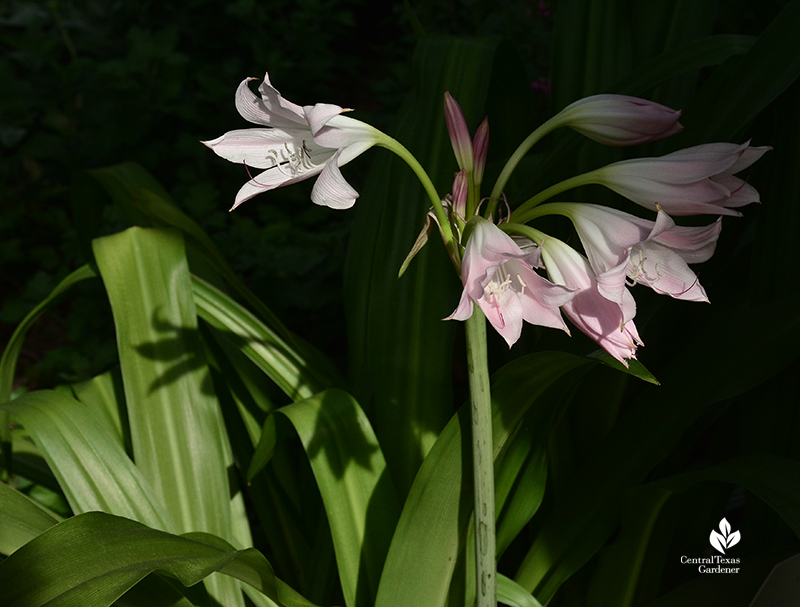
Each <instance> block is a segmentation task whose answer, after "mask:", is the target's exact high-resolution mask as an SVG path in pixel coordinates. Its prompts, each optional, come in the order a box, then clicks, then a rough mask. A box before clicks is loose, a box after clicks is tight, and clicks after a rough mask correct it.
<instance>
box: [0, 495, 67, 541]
mask: <svg viewBox="0 0 800 607" xmlns="http://www.w3.org/2000/svg"><path fill="white" fill-rule="evenodd" d="M0 517H2V519H3V526H2V528H0V554H11V553H12V552H14V551H15V550H17V549H18V548H19V547H20V546H22V545H24V544H27V543H28V542H29V541H31V540H32V539H33V538H35V537H36V536H37V535H39V534H40V533H43V532H44V531H46V530H47V529H49V528H50V527H52V526H53V525H55V524H57V523H58V522H59V521H60V520H61V517H59V516H58V515H56V514H54V513H52V512H49V511H48V510H47V509H46V508H44V507H43V506H41V505H40V504H39V503H37V502H35V501H34V500H32V499H31V498H29V497H28V496H27V495H24V494H23V493H20V492H19V491H16V490H14V489H12V488H11V487H9V486H8V485H6V484H5V483H0Z"/></svg>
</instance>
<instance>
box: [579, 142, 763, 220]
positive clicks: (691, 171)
mask: <svg viewBox="0 0 800 607" xmlns="http://www.w3.org/2000/svg"><path fill="white" fill-rule="evenodd" d="M770 149H771V148H770V147H769V146H761V147H750V142H749V141H748V142H746V143H743V144H741V145H736V144H735V143H708V144H705V145H698V146H695V147H691V148H686V149H684V150H678V151H677V152H673V153H671V154H667V155H666V156H661V157H659V158H636V159H633V160H623V161H621V162H615V163H613V164H609V165H607V166H604V167H602V168H599V169H597V170H595V171H592V172H591V173H587V174H586V176H583V177H588V176H591V179H586V181H587V183H599V184H602V185H604V186H606V187H607V188H610V189H612V190H614V191H615V192H617V193H618V194H621V195H623V196H625V197H626V198H628V199H630V200H632V201H634V202H635V203H637V204H640V205H642V206H643V207H645V208H648V209H651V210H656V205H659V206H660V207H661V208H662V209H663V210H664V211H666V212H667V213H669V214H670V215H704V214H714V215H735V216H738V215H740V213H739V212H738V211H734V210H732V209H734V208H738V207H742V206H744V205H747V204H750V203H751V202H759V195H758V192H757V191H756V189H755V188H754V187H753V186H751V185H750V184H749V183H747V182H746V181H745V180H743V179H740V178H738V177H734V175H735V174H736V173H738V172H739V171H742V170H744V169H746V168H747V167H749V166H750V165H752V164H753V163H754V162H755V161H756V160H758V159H759V158H761V156H763V155H764V154H765V153H766V152H767V151H768V150H770Z"/></svg>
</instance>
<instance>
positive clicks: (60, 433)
mask: <svg viewBox="0 0 800 607" xmlns="http://www.w3.org/2000/svg"><path fill="white" fill-rule="evenodd" d="M4 408H5V409H6V410H7V411H10V412H11V414H12V416H13V418H14V419H15V420H17V421H18V422H20V423H22V424H23V425H24V426H25V429H26V430H27V431H28V434H30V436H31V437H32V438H33V440H34V441H35V442H36V445H37V446H38V447H39V451H40V452H41V454H42V455H43V456H44V458H45V460H46V461H47V464H48V466H49V467H50V469H51V470H52V471H53V473H54V474H55V476H56V478H57V479H58V484H59V485H60V486H61V489H62V491H64V495H65V496H66V498H67V500H68V501H69V504H70V506H71V507H72V510H73V511H74V512H76V513H81V512H88V511H90V510H101V511H103V512H109V513H113V514H117V515H120V516H125V517H128V518H132V519H135V520H138V521H141V522H143V523H146V524H148V525H150V526H152V527H156V528H158V529H164V530H166V531H175V530H176V526H175V523H174V522H173V521H172V520H171V518H170V516H169V515H168V514H167V512H166V511H165V509H164V507H163V505H162V504H161V503H160V502H159V501H158V499H157V498H156V497H155V494H154V492H153V489H152V487H151V486H150V483H149V482H148V481H147V480H146V479H145V478H144V476H143V475H142V473H141V471H140V470H139V469H138V468H137V467H136V466H135V465H134V464H133V462H132V461H131V460H130V459H129V458H128V456H127V455H126V454H125V451H124V449H123V448H122V442H121V441H120V440H119V438H118V437H117V436H116V435H115V434H114V430H113V429H112V427H111V426H110V424H108V422H107V420H105V419H104V418H103V417H101V415H102V414H101V413H100V412H99V411H95V410H93V409H92V408H90V407H88V406H86V405H84V404H82V403H79V402H78V401H76V400H75V399H74V398H71V397H70V396H69V395H68V394H67V393H66V392H63V391H52V390H38V391H36V392H29V393H28V394H25V395H23V396H21V397H20V398H18V399H16V400H14V401H12V402H10V403H7V404H6V405H4Z"/></svg>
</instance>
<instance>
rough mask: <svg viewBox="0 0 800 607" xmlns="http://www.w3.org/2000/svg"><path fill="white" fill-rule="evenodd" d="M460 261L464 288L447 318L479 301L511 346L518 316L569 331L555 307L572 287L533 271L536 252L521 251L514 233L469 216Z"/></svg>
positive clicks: (463, 316)
mask: <svg viewBox="0 0 800 607" xmlns="http://www.w3.org/2000/svg"><path fill="white" fill-rule="evenodd" d="M472 222H474V229H473V231H472V234H471V235H470V237H469V240H468V241H467V246H466V250H465V251H464V259H463V263H462V266H461V279H462V282H463V284H464V291H463V292H462V294H461V301H460V302H459V304H458V307H457V308H456V309H455V311H454V312H453V313H452V314H451V315H450V316H449V317H448V318H447V319H446V320H451V319H452V320H467V319H468V318H469V317H470V316H472V312H473V304H474V303H477V304H478V306H479V307H480V308H481V310H482V311H483V313H484V314H485V316H486V318H487V319H488V320H489V322H490V323H491V324H492V326H493V327H494V328H495V330H496V331H497V332H498V333H500V335H501V336H502V337H503V339H505V340H506V343H508V346H509V347H511V346H512V345H514V343H515V342H516V341H517V340H518V339H519V336H520V334H521V333H522V321H523V320H524V321H527V322H529V323H531V324H534V325H541V326H543V327H553V328H556V329H563V330H564V331H567V333H569V331H568V330H567V327H566V325H565V324H564V319H563V318H562V317H561V313H560V311H559V306H563V305H564V304H565V303H567V302H568V301H569V300H570V299H572V296H573V293H572V289H570V288H568V287H564V286H559V285H554V284H553V283H551V282H550V281H548V280H547V279H545V278H543V277H541V276H539V275H538V274H537V273H536V272H534V271H533V266H537V265H538V259H539V252H538V249H537V250H535V251H528V252H525V251H523V250H522V249H521V248H520V247H519V245H517V243H515V242H514V240H512V238H511V237H510V236H509V235H508V234H506V233H504V232H503V231H502V230H500V228H498V227H497V226H496V225H494V224H493V223H492V222H490V221H487V220H486V219H483V218H481V217H476V218H474V219H473V220H472Z"/></svg>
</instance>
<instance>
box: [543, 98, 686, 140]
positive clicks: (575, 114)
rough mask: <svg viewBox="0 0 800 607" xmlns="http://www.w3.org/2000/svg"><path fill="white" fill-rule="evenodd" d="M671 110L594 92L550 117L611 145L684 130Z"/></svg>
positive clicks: (663, 135) (675, 113) (656, 104)
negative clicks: (594, 93)
mask: <svg viewBox="0 0 800 607" xmlns="http://www.w3.org/2000/svg"><path fill="white" fill-rule="evenodd" d="M680 117H681V112H680V110H673V109H672V108H668V107H666V106H664V105H661V104H659V103H654V102H652V101H648V100H646V99H639V98H638V97H629V96H628V95H593V96H591V97H586V98H584V99H579V100H578V101H576V102H575V103H573V104H571V105H568V106H567V107H566V108H564V109H563V110H562V111H561V112H560V113H559V114H558V115H556V116H555V117H554V118H553V120H554V122H556V123H558V126H568V127H570V128H572V129H575V130H576V131H578V132H579V133H581V134H582V135H585V136H586V137H589V138H590V139H594V140H595V141H597V142H599V143H603V144H605V145H613V146H626V145H636V144H638V143H646V142H648V141H656V140H658V139H663V138H665V137H669V136H670V135H674V134H675V133H679V132H681V131H682V130H683V125H681V123H680V122H678V120H679V119H680Z"/></svg>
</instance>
